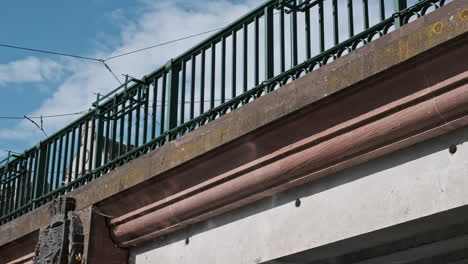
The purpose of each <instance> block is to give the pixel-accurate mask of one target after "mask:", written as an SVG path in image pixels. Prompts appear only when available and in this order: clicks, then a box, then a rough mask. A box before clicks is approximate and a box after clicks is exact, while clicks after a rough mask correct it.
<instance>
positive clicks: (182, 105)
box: [180, 60, 187, 124]
mask: <svg viewBox="0 0 468 264" xmlns="http://www.w3.org/2000/svg"><path fill="white" fill-rule="evenodd" d="M186 82H187V61H186V60H184V61H182V83H181V87H180V124H183V123H185V86H186Z"/></svg>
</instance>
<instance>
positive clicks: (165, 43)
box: [104, 28, 222, 61]
mask: <svg viewBox="0 0 468 264" xmlns="http://www.w3.org/2000/svg"><path fill="white" fill-rule="evenodd" d="M220 29H222V28H216V29H212V30H208V31H205V32H201V33H197V34H193V35H190V36H186V37H182V38H179V39H173V40H170V41H167V42H163V43H159V44H156V45H153V46H149V47H146V48H141V49H137V50H133V51H129V52H126V53H122V54H118V55H115V56H112V57H109V58H106V59H104V61H108V60H112V59H116V58H119V57H123V56H127V55H130V54H134V53H137V52H141V51H145V50H149V49H153V48H156V47H160V46H164V45H168V44H171V43H174V42H178V41H181V40H185V39H189V38H194V37H198V36H201V35H205V34H208V33H211V32H214V31H218V30H220Z"/></svg>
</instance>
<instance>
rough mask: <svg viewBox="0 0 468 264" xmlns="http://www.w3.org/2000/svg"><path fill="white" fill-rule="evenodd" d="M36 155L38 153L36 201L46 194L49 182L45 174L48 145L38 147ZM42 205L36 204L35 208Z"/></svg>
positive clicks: (35, 187)
mask: <svg viewBox="0 0 468 264" xmlns="http://www.w3.org/2000/svg"><path fill="white" fill-rule="evenodd" d="M36 153H37V158H36V161H37V163H36V168H35V169H36V171H35V173H34V187H33V188H34V194H33V195H34V196H33V197H34V198H33V199H34V200H36V199H38V198H39V197H41V196H42V195H43V194H44V185H45V182H46V181H47V177H46V175H45V174H44V172H45V166H46V162H47V145H46V144H44V143H42V142H40V143H39V144H38V145H37V146H36ZM39 205H40V204H39V203H36V202H35V203H34V208H37V207H38V206H39Z"/></svg>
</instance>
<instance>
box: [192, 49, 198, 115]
mask: <svg viewBox="0 0 468 264" xmlns="http://www.w3.org/2000/svg"><path fill="white" fill-rule="evenodd" d="M196 58H197V57H196V56H195V55H192V58H191V61H192V63H191V64H192V65H191V66H192V70H191V73H190V80H191V81H190V119H193V118H194V117H195V85H196V79H197V78H196V76H195V75H196V71H195V70H196V64H197V59H196Z"/></svg>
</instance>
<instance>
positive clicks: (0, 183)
mask: <svg viewBox="0 0 468 264" xmlns="http://www.w3.org/2000/svg"><path fill="white" fill-rule="evenodd" d="M7 172H8V167H7V165H4V166H3V168H2V169H1V170H0V190H1V193H0V216H3V215H5V214H6V197H7V196H6V195H7V193H6V192H7V189H6V182H5V180H6V177H7Z"/></svg>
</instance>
